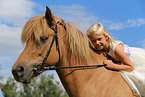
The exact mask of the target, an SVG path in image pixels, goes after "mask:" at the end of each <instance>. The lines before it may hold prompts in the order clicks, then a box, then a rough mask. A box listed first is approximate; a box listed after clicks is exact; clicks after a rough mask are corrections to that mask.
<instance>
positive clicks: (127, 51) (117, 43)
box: [107, 41, 131, 61]
mask: <svg viewBox="0 0 145 97" xmlns="http://www.w3.org/2000/svg"><path fill="white" fill-rule="evenodd" d="M119 44H122V45H123V46H124V52H125V53H126V54H127V55H128V56H130V54H131V51H130V49H129V47H128V46H127V45H124V44H123V43H122V42H121V41H116V42H113V43H110V49H109V53H107V54H108V55H110V56H111V57H112V58H113V59H114V60H115V61H119V59H118V58H117V57H116V55H115V48H116V46H118V45H119Z"/></svg>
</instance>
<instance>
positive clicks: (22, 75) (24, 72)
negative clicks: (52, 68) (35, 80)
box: [12, 65, 34, 84]
mask: <svg viewBox="0 0 145 97" xmlns="http://www.w3.org/2000/svg"><path fill="white" fill-rule="evenodd" d="M12 74H13V76H14V78H15V80H16V81H18V82H22V83H24V84H28V83H30V82H31V79H32V77H33V76H34V71H33V67H27V68H26V67H24V66H22V65H19V66H17V67H15V68H13V69H12Z"/></svg>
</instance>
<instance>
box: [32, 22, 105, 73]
mask: <svg viewBox="0 0 145 97" xmlns="http://www.w3.org/2000/svg"><path fill="white" fill-rule="evenodd" d="M58 23H59V24H61V22H59V21H58V22H57V23H56V26H55V28H53V27H51V26H49V27H50V28H51V29H52V30H53V31H54V36H53V39H52V42H51V45H50V47H49V50H48V52H47V54H46V56H45V58H44V59H43V61H42V62H40V63H41V65H40V63H39V64H38V65H37V66H36V67H34V68H33V71H35V72H37V73H39V74H40V73H42V72H43V71H45V70H56V69H67V68H88V67H92V68H97V67H103V66H105V65H106V64H102V65H88V66H71V67H57V66H56V65H55V66H47V67H46V66H45V62H46V60H47V58H48V56H49V54H50V52H51V48H52V46H53V43H54V41H56V48H57V50H58V55H59V60H58V63H59V62H60V49H59V44H58V34H57V24H58Z"/></svg>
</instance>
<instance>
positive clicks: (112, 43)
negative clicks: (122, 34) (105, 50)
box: [110, 40, 124, 51]
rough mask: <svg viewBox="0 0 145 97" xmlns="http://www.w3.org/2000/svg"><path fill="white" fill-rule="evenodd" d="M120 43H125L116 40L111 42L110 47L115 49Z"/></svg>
mask: <svg viewBox="0 0 145 97" xmlns="http://www.w3.org/2000/svg"><path fill="white" fill-rule="evenodd" d="M119 44H121V45H123V46H124V44H123V42H122V41H119V40H114V41H113V42H111V43H110V48H111V49H112V50H113V51H115V48H116V47H117V46H118V45H119Z"/></svg>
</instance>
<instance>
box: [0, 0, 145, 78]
mask: <svg viewBox="0 0 145 97" xmlns="http://www.w3.org/2000/svg"><path fill="white" fill-rule="evenodd" d="M46 5H47V6H49V7H50V9H51V10H52V12H53V13H56V14H57V16H58V17H62V18H63V19H64V20H65V21H66V22H71V21H72V22H78V23H80V24H82V25H83V27H84V33H86V31H87V29H88V28H89V26H91V25H92V24H94V23H98V22H101V23H102V24H103V25H104V26H105V28H106V29H107V31H108V32H110V33H111V34H113V36H114V37H115V38H116V39H118V40H122V41H123V42H124V43H125V44H128V45H129V46H132V47H140V48H145V12H144V10H145V1H144V0H0V64H2V67H1V68H2V70H1V71H0V74H1V75H5V78H7V77H9V76H12V75H11V71H10V70H11V68H12V66H13V64H14V63H15V61H16V60H17V58H18V56H19V55H20V53H21V52H22V50H23V49H24V47H25V45H22V43H21V39H20V37H21V32H22V28H23V26H24V24H25V23H26V21H27V20H29V19H30V18H32V17H34V16H36V15H39V14H44V13H45V8H46Z"/></svg>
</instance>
